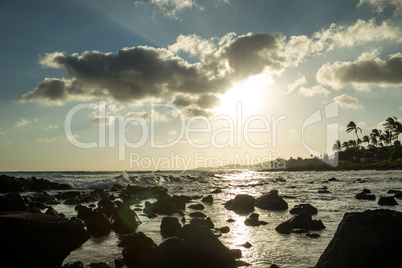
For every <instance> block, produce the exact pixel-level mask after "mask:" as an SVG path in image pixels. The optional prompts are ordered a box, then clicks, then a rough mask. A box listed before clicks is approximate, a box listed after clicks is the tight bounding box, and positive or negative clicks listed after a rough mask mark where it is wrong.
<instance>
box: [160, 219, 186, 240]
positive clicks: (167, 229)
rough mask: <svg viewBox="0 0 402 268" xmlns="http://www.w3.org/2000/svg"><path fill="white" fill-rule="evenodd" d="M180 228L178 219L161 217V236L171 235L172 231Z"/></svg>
mask: <svg viewBox="0 0 402 268" xmlns="http://www.w3.org/2000/svg"><path fill="white" fill-rule="evenodd" d="M180 228H181V224H180V223H179V220H178V219H177V218H175V217H163V218H162V223H161V234H162V236H163V237H171V236H172V234H173V233H174V232H176V231H177V230H179V229H180Z"/></svg>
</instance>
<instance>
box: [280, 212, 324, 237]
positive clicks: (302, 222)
mask: <svg viewBox="0 0 402 268" xmlns="http://www.w3.org/2000/svg"><path fill="white" fill-rule="evenodd" d="M324 228H325V226H324V224H323V223H322V222H321V220H313V219H311V214H310V213H308V212H302V213H301V214H297V215H295V216H293V218H291V219H290V220H288V221H285V222H283V223H281V224H279V225H278V226H277V227H276V228H275V230H276V231H277V232H279V233H283V234H288V233H291V232H294V231H295V229H302V232H305V231H308V230H313V231H318V230H321V229H324Z"/></svg>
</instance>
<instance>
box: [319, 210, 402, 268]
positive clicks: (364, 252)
mask: <svg viewBox="0 0 402 268" xmlns="http://www.w3.org/2000/svg"><path fill="white" fill-rule="evenodd" d="M401 230H402V213H401V212H396V211H392V210H383V209H380V210H367V211H364V212H353V213H346V214H345V215H344V216H343V220H342V221H341V223H340V224H339V226H338V229H337V231H336V233H335V235H334V237H333V238H332V240H331V242H330V243H329V244H328V246H327V248H326V249H325V251H324V253H323V254H322V255H321V257H320V259H319V260H318V262H317V264H316V266H315V267H317V268H321V267H325V268H332V267H334V268H335V267H336V268H343V267H345V268H346V267H400V265H401V257H400V256H401V241H402V232H401Z"/></svg>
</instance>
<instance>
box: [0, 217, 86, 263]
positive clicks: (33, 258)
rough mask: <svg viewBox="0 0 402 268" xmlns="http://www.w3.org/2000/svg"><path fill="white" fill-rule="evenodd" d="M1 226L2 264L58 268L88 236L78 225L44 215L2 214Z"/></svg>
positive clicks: (0, 256) (0, 253)
mask: <svg viewBox="0 0 402 268" xmlns="http://www.w3.org/2000/svg"><path fill="white" fill-rule="evenodd" d="M0 226H1V228H0V237H1V239H0V243H1V249H2V250H1V252H0V258H1V266H2V267H60V266H61V264H62V262H63V260H64V259H65V258H66V257H67V256H68V255H69V254H70V252H71V251H73V250H75V249H76V248H78V247H79V246H81V245H82V244H83V243H84V242H85V241H86V240H87V239H88V238H89V236H88V234H87V232H86V231H85V229H84V228H83V227H81V226H80V225H78V224H76V223H74V222H72V221H70V220H68V219H63V218H60V217H57V216H53V215H47V214H32V213H27V212H20V213H12V214H1V215H0ZM16 254H17V255H16ZM11 256H18V258H15V257H11Z"/></svg>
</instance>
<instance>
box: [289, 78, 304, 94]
mask: <svg viewBox="0 0 402 268" xmlns="http://www.w3.org/2000/svg"><path fill="white" fill-rule="evenodd" d="M305 84H307V80H306V77H305V76H304V75H301V74H299V77H298V78H297V79H296V80H295V81H294V82H293V83H292V84H289V85H288V93H291V92H293V91H294V90H295V89H296V88H298V87H299V86H303V85H305Z"/></svg>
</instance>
